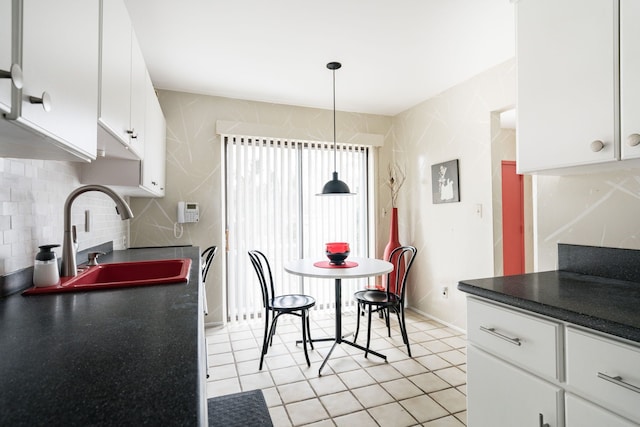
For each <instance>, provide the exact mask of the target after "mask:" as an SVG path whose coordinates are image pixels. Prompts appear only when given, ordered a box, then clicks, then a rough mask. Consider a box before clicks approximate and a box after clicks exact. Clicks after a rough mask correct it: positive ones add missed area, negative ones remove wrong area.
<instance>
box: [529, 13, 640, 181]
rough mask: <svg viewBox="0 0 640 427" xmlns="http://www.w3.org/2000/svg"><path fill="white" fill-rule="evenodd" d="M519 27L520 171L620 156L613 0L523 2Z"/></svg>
mask: <svg viewBox="0 0 640 427" xmlns="http://www.w3.org/2000/svg"><path fill="white" fill-rule="evenodd" d="M629 1H630V2H632V1H634V0H629ZM635 31H636V32H637V31H638V30H637V29H636V30H635ZM516 33H517V53H516V58H517V82H518V83H517V84H518V90H517V127H516V129H517V142H518V150H517V159H518V168H519V172H520V173H530V172H540V171H545V170H549V169H560V168H566V167H573V166H580V165H591V164H598V163H603V162H611V161H615V160H618V159H619V158H620V136H619V135H620V134H619V108H618V102H619V90H618V82H619V70H618V34H619V31H618V4H617V1H612V0H563V1H560V2H559V1H556V0H520V1H518V2H517V3H516ZM635 38H636V39H637V36H636V37H635ZM635 42H636V43H638V40H636V41H635ZM636 50H637V48H636ZM637 56H638V55H637V54H636V57H637ZM636 61H637V58H636ZM636 76H637V73H636ZM623 91H624V88H623ZM636 117H637V115H636ZM636 120H637V119H636Z"/></svg>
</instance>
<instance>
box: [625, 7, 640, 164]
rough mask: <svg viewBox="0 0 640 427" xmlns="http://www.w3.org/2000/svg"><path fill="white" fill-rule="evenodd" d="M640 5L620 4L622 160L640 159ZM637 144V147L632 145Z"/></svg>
mask: <svg viewBox="0 0 640 427" xmlns="http://www.w3.org/2000/svg"><path fill="white" fill-rule="evenodd" d="M638 20H640V2H638V1H637V0H621V1H620V126H621V130H620V138H621V141H620V146H621V150H622V158H623V159H633V158H640V79H638V76H640V27H639V26H638ZM633 144H635V145H633Z"/></svg>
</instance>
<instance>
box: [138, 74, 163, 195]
mask: <svg viewBox="0 0 640 427" xmlns="http://www.w3.org/2000/svg"><path fill="white" fill-rule="evenodd" d="M146 87H147V96H146V100H147V108H146V123H145V129H146V142H145V154H144V160H143V162H142V186H143V187H145V188H147V189H149V190H150V191H151V192H152V193H153V194H154V195H156V196H160V197H162V196H164V188H165V182H164V181H165V168H166V165H165V160H166V135H167V130H166V129H167V126H166V122H165V119H164V115H163V113H162V109H161V108H160V103H159V102H158V98H157V97H156V92H155V90H154V88H153V85H152V84H151V79H149V78H147V86H146Z"/></svg>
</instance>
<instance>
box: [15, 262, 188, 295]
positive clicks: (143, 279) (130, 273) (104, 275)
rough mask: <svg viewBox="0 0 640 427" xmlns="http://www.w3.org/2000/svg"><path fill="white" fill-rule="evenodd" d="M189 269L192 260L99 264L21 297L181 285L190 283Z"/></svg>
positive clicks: (27, 291) (26, 292)
mask: <svg viewBox="0 0 640 427" xmlns="http://www.w3.org/2000/svg"><path fill="white" fill-rule="evenodd" d="M190 269H191V259H189V258H178V259H163V260H153V261H132V262H119V263H111V264H100V265H96V266H93V267H89V268H87V269H86V270H84V271H82V272H79V273H78V275H77V276H72V277H61V278H60V283H59V284H57V285H54V286H47V287H42V288H36V287H33V288H29V289H27V290H26V291H24V292H23V293H22V294H23V295H33V294H46V293H58V292H79V291H93V290H99V289H113V288H128V287H134V286H150V285H166V284H179V283H185V282H187V281H188V280H189V270H190Z"/></svg>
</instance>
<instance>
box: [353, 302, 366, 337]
mask: <svg viewBox="0 0 640 427" xmlns="http://www.w3.org/2000/svg"><path fill="white" fill-rule="evenodd" d="M356 307H357V310H358V311H357V314H356V333H355V334H354V335H353V342H356V341H358V332H360V316H361V313H360V308H361V307H360V303H359V302H356ZM362 314H364V312H363V313H362Z"/></svg>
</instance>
